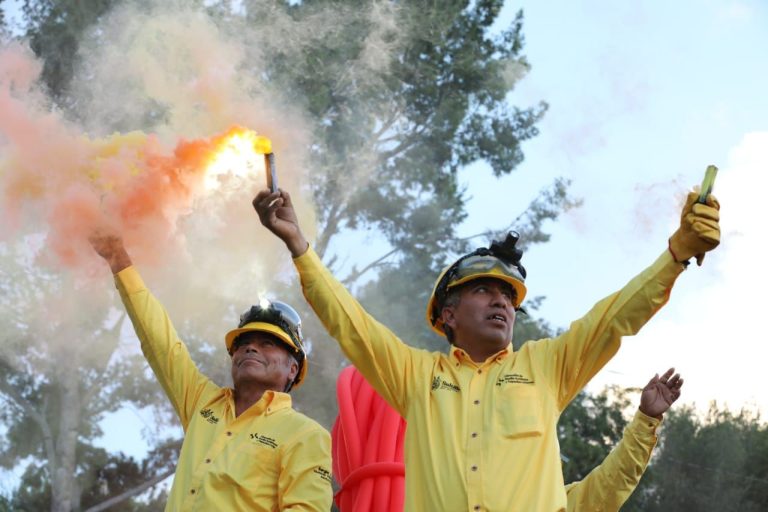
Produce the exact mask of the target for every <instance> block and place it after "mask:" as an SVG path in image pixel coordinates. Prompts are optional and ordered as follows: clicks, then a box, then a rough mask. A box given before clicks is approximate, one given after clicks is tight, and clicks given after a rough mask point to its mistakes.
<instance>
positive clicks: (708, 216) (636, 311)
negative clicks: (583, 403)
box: [538, 192, 720, 409]
mask: <svg viewBox="0 0 768 512" xmlns="http://www.w3.org/2000/svg"><path fill="white" fill-rule="evenodd" d="M697 198H698V195H697V194H695V193H693V192H692V193H691V194H689V196H688V198H687V200H686V203H685V205H684V206H683V209H682V213H681V221H680V227H679V228H678V229H677V231H675V233H674V234H673V235H672V237H671V238H670V240H669V249H668V250H665V251H664V253H663V254H662V255H661V256H660V257H659V258H658V259H657V260H656V262H655V263H653V265H651V266H650V267H648V268H647V269H645V270H644V271H643V272H641V273H640V274H639V275H637V276H636V277H635V278H634V279H632V280H631V281H630V282H629V283H627V285H626V286H624V288H622V289H621V290H619V291H618V292H616V293H613V294H611V295H609V296H608V297H606V298H605V299H603V300H601V301H600V302H598V303H597V304H596V305H595V306H594V307H593V308H592V309H591V310H590V311H589V312H588V313H587V314H586V315H585V316H584V317H582V318H581V319H579V320H577V321H575V322H573V323H572V324H571V326H570V327H569V329H568V330H567V331H566V332H565V333H563V334H562V335H561V336H559V337H557V338H555V339H552V340H545V341H543V342H542V343H543V346H541V347H539V349H540V351H539V352H538V353H539V354H540V355H541V357H542V358H543V359H542V364H543V365H544V366H545V367H546V368H548V372H549V375H547V378H548V379H549V380H550V382H553V385H554V387H555V389H554V391H555V393H556V394H557V397H558V403H559V405H560V408H561V409H564V408H565V406H566V405H568V403H569V402H570V401H571V400H572V399H573V397H574V396H576V394H578V393H579V391H581V389H583V388H584V386H585V385H586V384H587V383H588V382H589V381H590V379H592V377H593V376H594V375H595V374H596V373H597V372H598V371H599V370H600V369H601V368H602V367H603V366H605V364H606V363H607V362H608V361H609V360H610V359H611V358H612V357H613V356H614V355H615V354H616V352H617V351H618V349H619V346H620V344H621V339H622V337H623V336H631V335H634V334H636V333H637V332H638V331H639V330H640V328H641V327H642V326H643V325H645V324H646V322H648V320H650V319H651V318H652V317H653V316H654V315H655V314H656V312H657V311H659V310H660V309H661V308H662V307H663V306H664V305H665V304H666V303H667V301H668V300H669V296H670V294H671V291H672V286H673V285H674V283H675V280H676V279H677V277H678V275H680V273H681V272H682V271H683V270H684V269H685V268H686V267H687V264H688V259H689V258H692V257H694V256H695V257H696V258H697V261H702V260H703V259H704V254H705V253H706V252H707V251H711V250H712V249H714V248H715V247H717V245H718V244H719V241H720V226H719V223H718V222H719V218H720V215H719V208H720V205H719V203H718V202H717V199H715V198H714V197H713V196H712V195H709V196H707V203H706V204H701V203H697V202H696V199H697ZM542 349H543V350H542Z"/></svg>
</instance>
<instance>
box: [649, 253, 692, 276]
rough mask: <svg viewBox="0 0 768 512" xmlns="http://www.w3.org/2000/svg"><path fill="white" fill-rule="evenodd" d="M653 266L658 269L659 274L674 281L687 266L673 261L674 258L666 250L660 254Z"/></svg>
mask: <svg viewBox="0 0 768 512" xmlns="http://www.w3.org/2000/svg"><path fill="white" fill-rule="evenodd" d="M653 266H654V267H656V268H657V269H658V270H657V271H658V273H659V274H665V275H669V277H670V278H672V279H674V278H676V277H677V276H679V275H680V274H682V272H683V271H684V270H685V269H686V268H687V266H688V265H686V264H684V263H679V262H677V261H675V257H674V256H672V253H671V252H670V251H669V249H666V250H665V251H664V252H663V253H661V256H659V257H658V259H657V260H656V262H655V263H654V264H653Z"/></svg>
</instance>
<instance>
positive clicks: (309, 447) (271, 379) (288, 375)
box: [91, 234, 332, 512]
mask: <svg viewBox="0 0 768 512" xmlns="http://www.w3.org/2000/svg"><path fill="white" fill-rule="evenodd" d="M91 244H92V245H93V247H94V249H95V250H96V252H97V253H98V254H99V255H100V256H102V257H103V258H104V259H105V260H106V261H107V263H109V266H110V268H111V269H112V273H113V274H114V276H115V283H116V284H117V289H118V290H119V292H120V297H121V298H122V300H123V304H124V305H125V308H126V310H127V312H128V315H129V316H130V318H131V321H132V322H133V326H134V329H135V330H136V334H137V335H138V337H139V339H140V340H141V349H142V351H143V352H144V355H145V357H146V358H147V361H148V362H149V365H150V366H151V367H152V371H153V372H154V373H155V375H156V376H157V379H158V380H159V381H160V384H161V385H162V387H163V389H164V390H165V392H166V394H167V395H168V398H170V400H171V403H172V404H173V407H174V409H175V410H176V413H177V414H178V416H179V419H180V420H181V425H182V427H183V428H184V443H183V444H182V448H181V454H180V456H179V461H178V464H177V466H176V475H175V477H174V480H173V486H172V488H171V493H170V496H169V498H168V503H167V504H166V510H173V511H177V510H178V511H181V510H184V511H192V510H199V511H205V512H208V511H211V510H227V511H237V510H243V511H246V510H247V511H260V512H276V511H278V510H280V511H282V510H291V511H313V512H319V511H322V512H327V511H328V510H329V509H330V507H331V500H332V489H331V474H330V470H331V438H330V435H329V433H328V432H327V431H326V430H325V429H323V428H322V427H321V426H320V425H319V424H317V423H316V422H314V421H313V420H311V419H309V418H307V417H306V416H304V415H303V414H301V413H299V412H297V411H294V410H293V409H292V407H291V396H290V395H289V394H288V393H289V391H290V390H291V388H292V387H296V386H298V385H300V384H301V383H302V382H303V380H304V378H305V376H306V372H307V361H306V354H305V352H304V348H303V345H302V334H301V327H300V319H299V317H298V314H297V313H296V312H295V311H294V310H293V308H291V307H290V306H288V305H287V304H284V303H280V302H274V303H272V304H271V305H270V306H269V307H259V306H253V307H252V308H251V309H250V310H249V311H247V312H246V313H244V314H243V315H242V316H241V318H240V324H239V325H238V328H237V329H234V330H232V331H230V332H229V333H227V335H226V336H225V343H226V348H227V351H228V352H229V354H230V356H231V358H232V381H233V384H234V386H233V387H234V389H230V388H222V387H219V386H218V385H216V384H215V383H214V382H212V381H211V380H210V379H208V378H207V377H206V376H205V375H203V374H202V373H200V371H199V370H198V369H197V367H196V366H195V364H194V362H193V361H192V359H191V358H190V356H189V353H188V351H187V348H186V346H185V345H184V343H183V342H182V341H181V340H180V339H179V338H178V336H177V334H176V331H175V329H174V328H173V325H171V321H170V319H169V318H168V315H167V313H166V311H165V309H164V308H163V306H162V305H161V304H160V302H158V300H157V299H156V298H155V297H154V296H153V295H152V294H151V293H150V292H149V290H147V288H146V286H145V285H144V282H143V281H142V279H141V277H140V276H139V273H138V272H137V271H136V269H135V268H134V267H133V266H132V263H131V259H130V257H129V255H128V253H127V252H126V250H125V248H124V246H123V243H122V240H121V239H120V238H119V237H116V236H112V235H105V234H96V235H94V236H92V237H91Z"/></svg>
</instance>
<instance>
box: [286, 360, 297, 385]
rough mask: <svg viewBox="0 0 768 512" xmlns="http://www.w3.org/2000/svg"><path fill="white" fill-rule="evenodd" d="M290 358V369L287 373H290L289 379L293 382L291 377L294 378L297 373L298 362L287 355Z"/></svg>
mask: <svg viewBox="0 0 768 512" xmlns="http://www.w3.org/2000/svg"><path fill="white" fill-rule="evenodd" d="M288 357H290V358H291V371H290V372H289V373H288V375H290V377H291V378H290V381H291V382H293V379H295V378H296V375H298V374H299V363H297V362H296V360H295V359H294V358H293V356H288Z"/></svg>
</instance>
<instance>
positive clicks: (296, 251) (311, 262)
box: [253, 190, 428, 415]
mask: <svg viewBox="0 0 768 512" xmlns="http://www.w3.org/2000/svg"><path fill="white" fill-rule="evenodd" d="M253 205H254V208H255V209H256V211H257V213H258V214H259V219H260V220H261V223H262V224H263V225H264V226H265V227H266V228H267V229H269V230H270V231H272V233H274V234H275V235H276V236H278V237H279V238H280V239H281V240H282V241H283V242H284V243H285V245H286V247H288V249H289V250H290V251H291V255H292V256H293V258H294V263H295V265H296V267H297V269H298V271H299V275H300V277H301V284H302V289H303V291H304V297H305V298H306V299H307V301H308V302H309V304H310V305H311V306H312V309H314V311H315V313H316V314H317V316H318V318H320V320H321V321H322V322H323V325H324V326H325V328H326V330H327V331H328V333H329V334H330V335H331V336H333V337H334V338H335V339H336V341H338V343H339V345H340V346H341V349H342V350H343V351H344V353H345V354H346V356H347V357H348V358H349V359H350V361H352V364H354V365H355V366H356V367H357V368H358V369H359V370H360V373H362V374H363V375H364V376H365V378H366V379H367V380H368V382H370V383H371V385H372V386H373V387H374V389H376V391H377V392H379V394H381V396H382V397H384V399H385V400H387V402H389V403H390V404H391V405H392V406H393V407H394V408H395V409H396V410H397V411H398V412H399V413H400V414H401V415H405V407H406V406H405V404H406V402H407V396H406V393H407V390H408V389H414V387H413V386H412V385H411V381H412V379H413V378H414V377H415V375H418V374H425V372H414V370H413V367H414V365H416V364H419V361H424V362H426V359H427V357H428V355H427V354H426V353H425V352H423V351H420V350H416V349H414V348H412V347H409V346H407V345H405V344H404V343H403V342H402V341H400V340H399V339H398V338H397V336H395V335H394V334H393V333H392V332H391V331H390V330H389V329H387V328H386V327H385V326H383V325H382V324H380V323H379V322H377V321H376V320H375V319H374V318H373V317H371V316H370V315H369V314H368V313H367V312H366V311H365V310H364V309H363V307H362V306H361V305H360V304H359V303H358V302H357V300H355V299H354V297H352V295H351V294H350V293H349V292H348V291H347V289H346V288H344V286H343V285H342V284H341V283H339V282H338V281H337V280H336V279H335V278H334V277H333V275H331V273H330V272H329V271H328V269H327V268H325V266H324V265H323V264H322V262H321V261H320V259H319V258H318V256H317V254H315V252H314V251H313V250H312V249H311V248H310V247H309V244H308V243H307V241H306V239H305V238H304V235H303V234H302V232H301V228H300V227H299V223H298V220H297V217H296V213H295V211H294V209H293V204H292V203H291V197H290V195H289V194H288V193H287V192H285V191H283V190H280V191H278V192H275V193H270V192H269V191H267V190H263V191H261V192H259V193H258V195H257V196H256V198H255V199H254V200H253Z"/></svg>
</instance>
